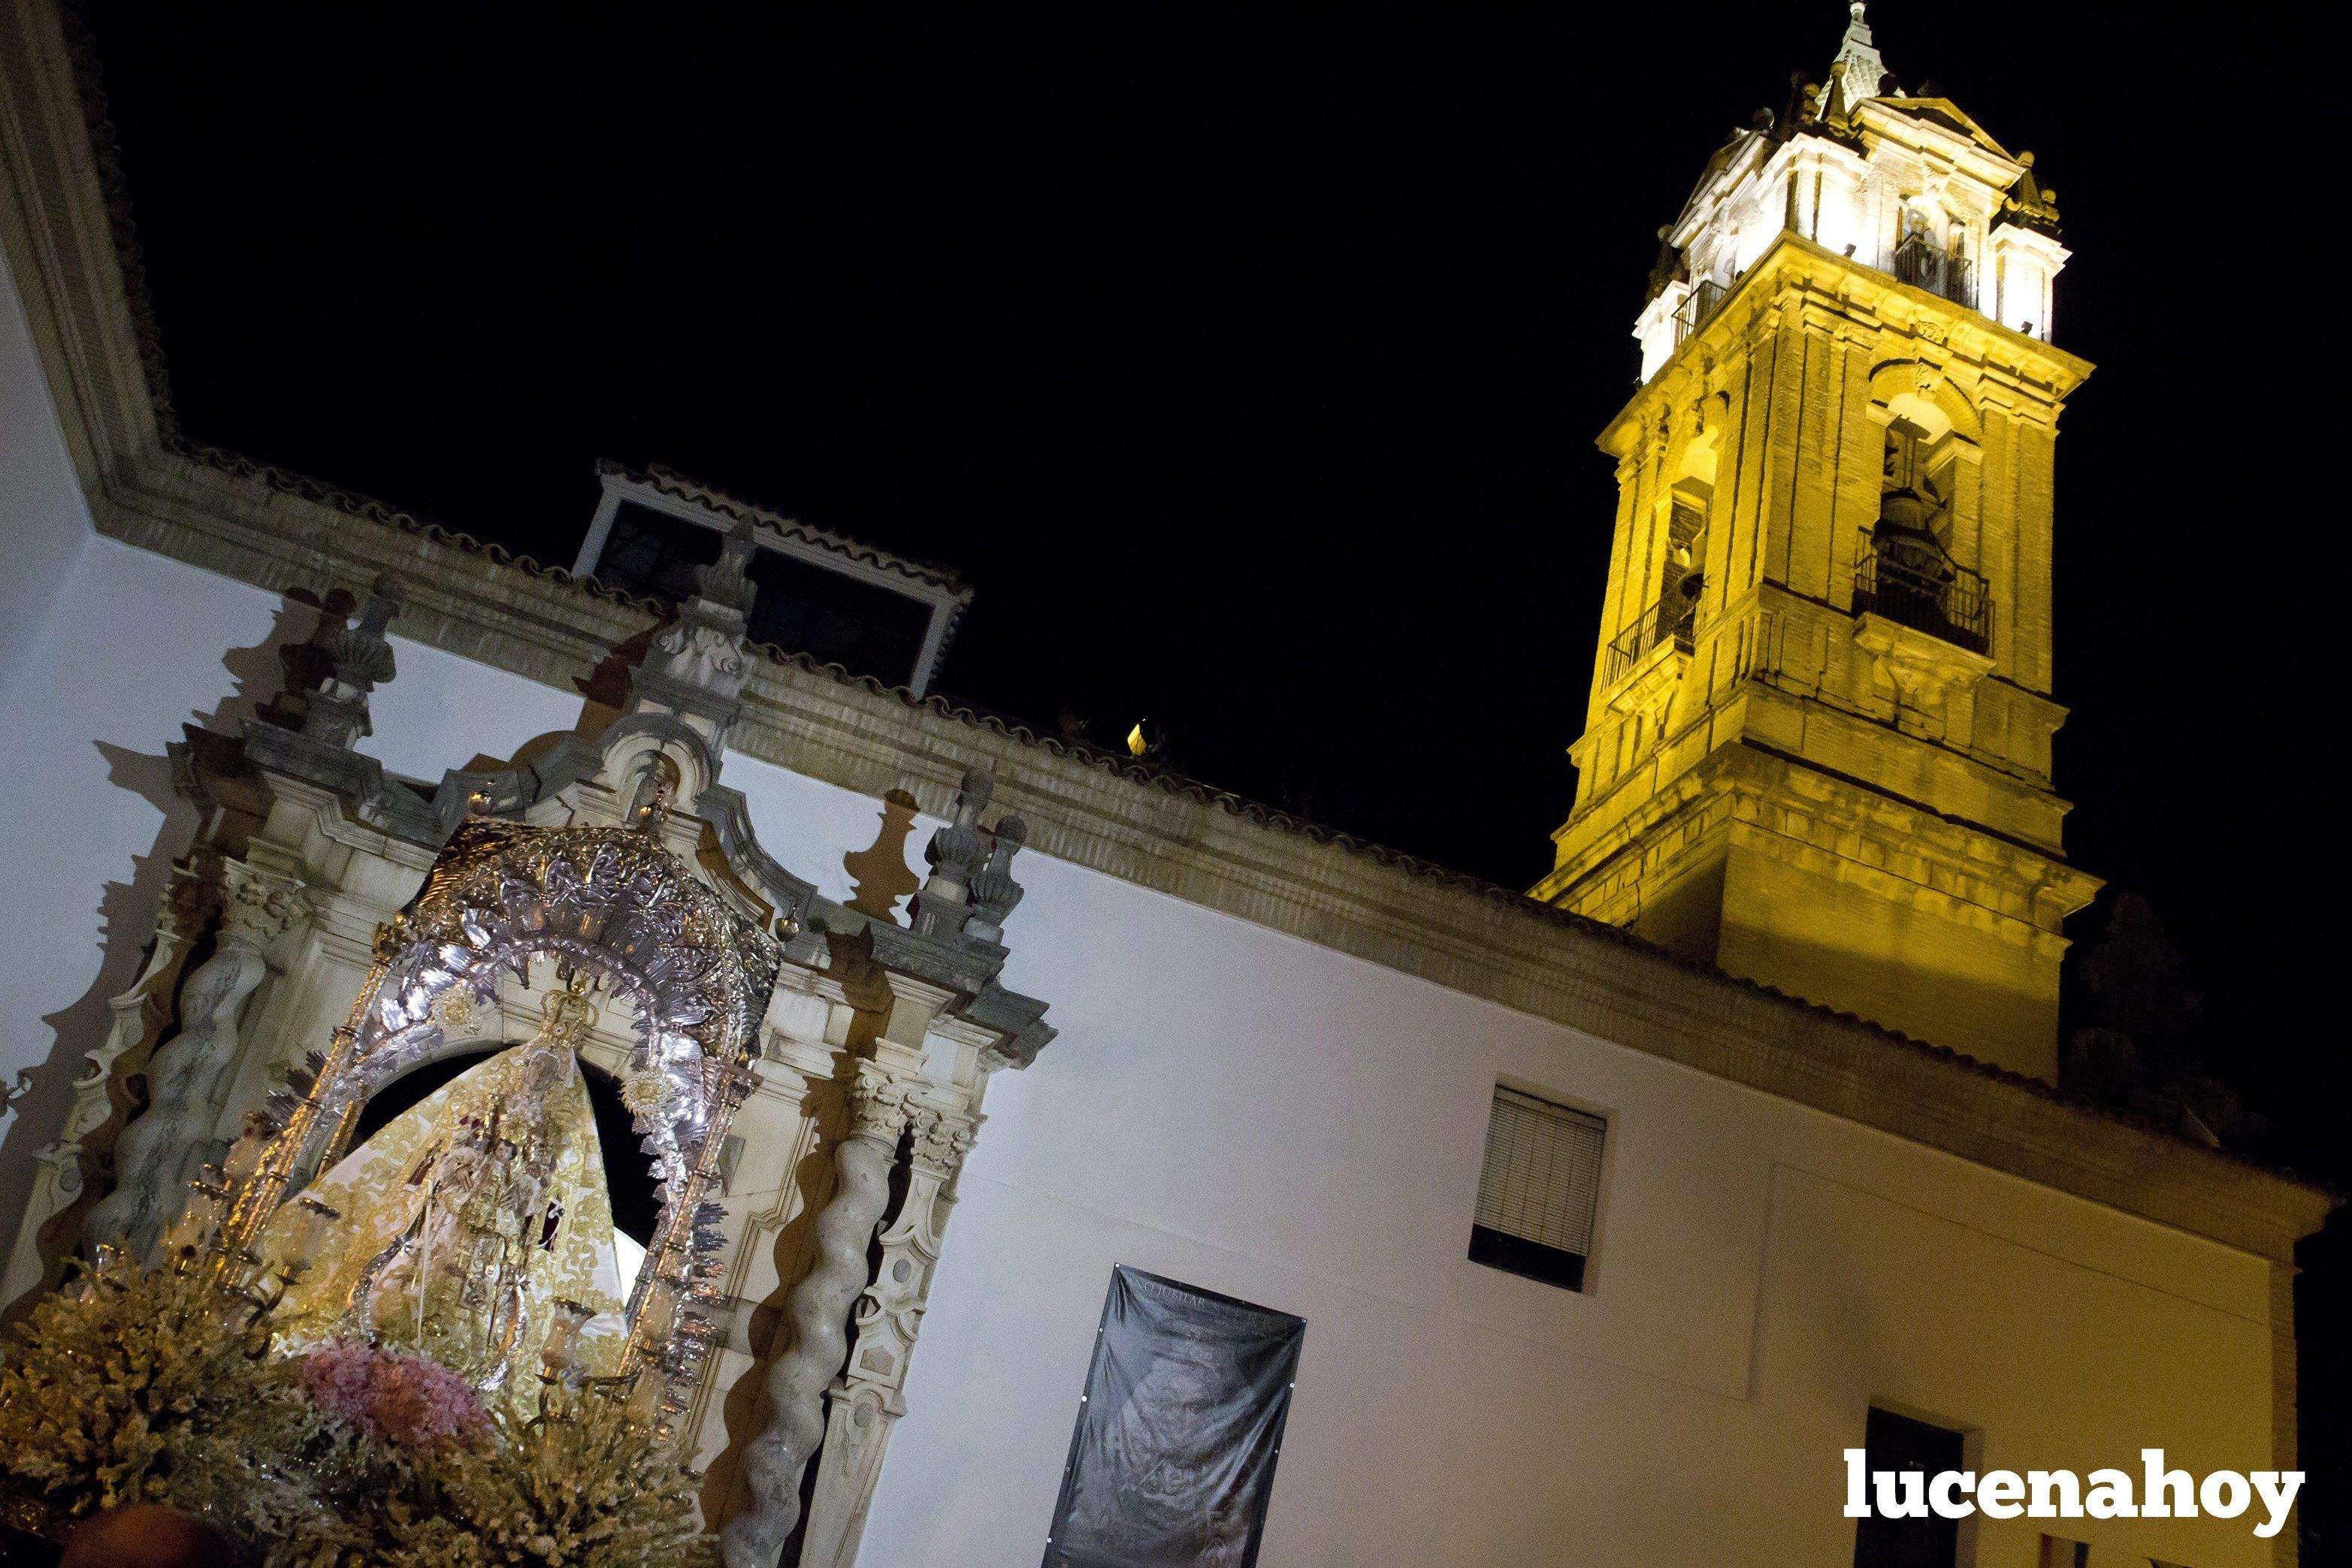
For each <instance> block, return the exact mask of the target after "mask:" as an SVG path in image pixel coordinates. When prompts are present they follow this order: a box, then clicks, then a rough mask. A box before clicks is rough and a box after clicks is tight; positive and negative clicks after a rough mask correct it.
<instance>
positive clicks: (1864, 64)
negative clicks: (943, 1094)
mask: <svg viewBox="0 0 2352 1568" xmlns="http://www.w3.org/2000/svg"><path fill="white" fill-rule="evenodd" d="M1850 9H1851V10H1852V11H1853V20H1852V21H1850V22H1848V23H1847V24H1846V28H1845V37H1844V39H1843V41H1842V42H1840V44H1839V45H1838V52H1837V58H1835V59H1833V60H1832V61H1831V62H1830V76H1829V79H1830V86H1831V89H1832V95H1831V96H1832V108H1833V109H1834V110H1836V111H1837V112H1839V113H1843V114H1850V113H1852V112H1853V106H1854V105H1856V104H1858V103H1860V102H1861V101H1862V100H1863V99H1866V98H1889V97H1900V96H1901V89H1890V88H1888V86H1887V84H1886V81H1885V78H1886V74H1887V72H1886V61H1885V57H1883V56H1881V55H1880V54H1879V52H1878V46H1877V45H1876V44H1874V43H1873V42H1872V41H1871V37H1870V24H1869V22H1867V21H1866V20H1864V17H1863V0H1853V5H1852V6H1851V7H1850Z"/></svg>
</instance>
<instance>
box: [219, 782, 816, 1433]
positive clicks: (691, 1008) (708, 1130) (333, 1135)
mask: <svg viewBox="0 0 2352 1568" xmlns="http://www.w3.org/2000/svg"><path fill="white" fill-rule="evenodd" d="M647 825H648V826H657V825H658V814H657V813H656V817H655V818H654V819H652V820H650V821H649V822H648V824H647ZM782 956H783V955H782V946H780V945H779V944H778V942H777V941H776V939H775V938H774V937H772V936H769V935H768V934H767V933H766V932H765V931H764V930H762V929H761V926H760V925H758V924H756V923H755V922H753V921H752V920H751V919H750V918H749V917H748V916H746V915H744V914H743V913H742V912H740V910H738V909H737V908H735V907H734V906H733V905H731V904H730V903H729V902H728V901H727V900H726V899H725V898H724V897H722V896H721V895H720V894H719V893H718V892H717V891H716V890H714V889H713V888H712V887H710V886H709V884H707V883H704V882H703V881H701V880H700V879H699V878H698V877H697V876H696V875H694V873H691V872H690V871H688V868H687V867H686V866H685V865H684V864H683V863H681V862H679V861H678V860H677V857H676V856H674V855H672V854H671V853H670V852H668V851H667V849H666V848H664V847H663V845H662V843H661V841H660V840H659V838H658V836H657V834H656V833H655V832H651V831H637V830H634V829H626V828H607V827H538V826H532V825H529V824H525V823H520V822H510V821H492V820H488V819H481V818H477V819H472V820H469V821H466V822H463V823H461V824H460V825H459V826H458V828H457V831H455V832H454V833H453V834H451V836H450V838H449V841H448V842H447V843H446V845H445V846H444V848H443V849H442V851H441V853H440V854H439V856H438V857H436V860H435V861H434V863H433V866H432V869H431V870H430V871H429V872H428V873H426V875H425V885H424V886H423V887H422V888H421V889H420V890H419V891H418V893H417V894H416V896H415V898H414V899H412V900H411V901H410V902H409V904H408V905H407V907H406V908H404V909H403V910H402V911H401V913H400V914H399V915H397V916H396V917H395V918H394V919H393V920H392V921H391V922H389V923H387V924H386V925H384V926H383V928H382V929H381V930H380V931H379V932H378V934H377V941H376V955H375V962H374V964H373V967H371V968H370V970H369V972H368V975H367V977H366V979H365V980H364V981H363V982H362V986H361V988H360V994H359V998H358V999H357V1001H356V1002H355V1003H354V1004H353V1006H352V1013H351V1017H350V1019H348V1021H346V1023H345V1024H344V1025H343V1027H342V1028H341V1029H339V1030H336V1031H335V1036H334V1040H333V1041H332V1044H331V1047H330V1049H329V1050H328V1051H327V1052H326V1053H325V1054H324V1056H323V1057H322V1058H317V1057H314V1059H313V1062H312V1063H311V1064H306V1065H305V1066H304V1067H301V1068H298V1069H297V1070H296V1071H295V1072H294V1073H293V1074H292V1075H291V1076H290V1077H289V1082H288V1091H289V1092H288V1093H287V1094H286V1095H284V1096H281V1097H280V1098H279V1099H278V1102H277V1105H276V1110H275V1115H276V1116H277V1117H278V1126H277V1127H276V1129H275V1130H274V1132H272V1133H271V1134H270V1135H269V1137H268V1141H267V1144H266V1146H265V1148H264V1150H263V1152H262V1154H261V1155H260V1156H259V1160H258V1163H257V1166H256V1168H255V1170H254V1172H253V1175H252V1177H251V1179H250V1180H249V1181H248V1182H247V1183H245V1185H244V1186H242V1187H241V1189H240V1190H239V1192H238V1194H237V1196H236V1198H235V1200H234V1202H233V1206H232V1212H231V1215H230V1217H229V1222H228V1224H227V1226H226V1228H225V1237H224V1239H225V1240H226V1242H227V1243H228V1246H229V1249H230V1250H231V1251H232V1252H235V1251H237V1250H240V1249H244V1248H246V1247H247V1246H248V1245H249V1244H250V1243H251V1242H252V1240H253V1239H255V1238H256V1237H257V1236H258V1235H259V1234H260V1231H261V1229H262V1228H263V1227H264V1226H266V1225H267V1224H268V1220H269V1218H270V1216H271V1215H272V1214H273V1213H274V1212H275V1211H276V1209H277V1207H278V1204H279V1203H281V1202H282V1201H284V1199H285V1198H286V1197H289V1195H290V1194H292V1193H293V1192H295V1191H298V1190H299V1187H300V1186H301V1185H302V1183H303V1182H305V1181H307V1180H308V1179H309V1177H310V1176H311V1175H312V1174H314V1173H315V1172H316V1171H317V1170H318V1168H319V1167H320V1165H321V1163H322V1161H323V1157H324V1155H326V1154H327V1153H328V1152H329V1150H330V1149H331V1147H332V1146H334V1145H336V1144H337V1143H338V1142H339V1141H340V1139H339V1129H340V1128H341V1127H343V1126H344V1125H345V1124H347V1123H349V1122H351V1121H353V1120H354V1119H355V1118H356V1116H357V1114H358V1107H360V1106H361V1105H363V1104H364V1103H366V1102H367V1101H368V1099H369V1098H370V1097H372V1096H373V1094H375V1093H376V1092H377V1091H379V1090H380V1089H382V1088H383V1087H384V1086H385V1085H386V1084H389V1083H391V1082H394V1080H396V1079H398V1078H400V1077H401V1076H402V1075H403V1074H404V1073H405V1072H407V1071H412V1070H414V1069H415V1068H416V1067H418V1066H419V1065H420V1064H423V1063H426V1062H430V1061H436V1060H437V1059H439V1058H441V1057H443V1056H446V1055H447V1054H449V1053H450V1049H451V1040H450V1039H449V1030H450V1027H451V1026H449V1025H446V1024H445V1021H444V1020H445V1019H448V1018H451V1017H452V1016H453V1015H455V1014H459V1013H463V1012H465V1011H467V1010H469V1008H468V1007H467V1006H466V1005H463V1004H465V1003H470V1004H471V1005H480V1004H483V1003H487V1002H488V1000H489V999H490V998H491V997H492V995H493V994H494V991H495V989H496V987H497V984H498V979H499V974H500V973H501V972H502V971H503V972H507V973H511V974H512V975H514V976H515V977H516V978H517V979H519V980H520V981H522V982H523V983H525V984H528V983H529V981H530V970H531V966H532V965H533V963H534V962H538V961H550V962H552V963H554V964H556V965H559V966H561V967H563V968H565V969H568V970H570V971H572V973H574V974H583V975H585V976H587V977H589V978H591V979H592V980H593V981H594V982H595V984H596V985H597V986H598V987H599V988H601V989H602V990H603V991H604V993H605V994H606V995H607V996H609V997H611V998H615V999H617V1000H619V1001H621V1002H623V1003H625V1004H626V1006H627V1008H628V1009H629V1012H630V1016H631V1020H632V1022H633V1023H634V1025H635V1034H636V1039H635V1044H634V1046H633V1048H632V1050H631V1052H630V1056H629V1061H628V1065H627V1070H626V1071H627V1079H628V1085H627V1091H626V1092H627V1094H628V1099H629V1103H630V1106H631V1109H632V1113H633V1118H634V1127H635V1130H636V1131H638V1132H639V1133H641V1134H643V1138H644V1147H645V1150H646V1155H648V1157H649V1160H650V1163H651V1168H652V1171H653V1174H654V1176H655V1178H656V1180H657V1181H658V1182H659V1184H660V1198H661V1202H660V1217H659V1219H658V1221H657V1223H656V1227H655V1233H654V1238H653V1243H652V1245H651V1247H650V1248H649V1249H648V1252H649V1256H648V1260H647V1263H646V1267H645V1268H644V1269H643V1270H640V1272H639V1274H638V1277H637V1280H636V1282H635V1287H634V1289H633V1290H632V1291H631V1293H630V1299H629V1302H628V1308H627V1316H628V1326H629V1336H630V1338H629V1349H628V1352H627V1356H626V1359H625V1370H626V1369H627V1368H629V1367H632V1366H635V1365H637V1364H643V1363H644V1362H646V1360H648V1359H650V1360H653V1361H655V1362H656V1363H657V1364H659V1365H660V1367H661V1369H662V1371H663V1373H664V1375H666V1376H667V1377H668V1378H669V1379H670V1380H671V1382H672V1385H673V1386H674V1387H683V1386H684V1385H688V1384H689V1383H690V1381H691V1379H692V1377H693V1376H694V1375H696V1373H697V1371H698V1364H699V1361H700V1358H701V1356H702V1355H703V1354H705V1353H706V1352H707V1342H708V1341H709V1338H710V1337H711V1335H712V1333H713V1332H714V1330H713V1325H712V1324H711V1323H710V1322H709V1320H708V1319H707V1318H704V1317H699V1316H698V1313H697V1312H694V1311H688V1310H687V1309H696V1308H700V1307H705V1306H707V1305H708V1304H709V1302H708V1301H707V1300H706V1299H705V1296H704V1291H703V1286H702V1284H701V1282H700V1281H699V1280H698V1274H697V1270H696V1269H695V1266H694V1259H695V1256H696V1254H697V1253H698V1251H702V1250H708V1249H711V1248H715V1247H716V1246H717V1245H718V1244H719V1238H718V1233H717V1230H716V1224H717V1220H718V1218H719V1217H718V1215H717V1214H716V1213H715V1212H712V1210H715V1207H716V1206H709V1207H706V1206H704V1205H703V1203H702V1201H701V1199H702V1194H703V1193H704V1191H706V1190H707V1189H708V1187H709V1184H710V1182H711V1181H712V1180H713V1179H714V1178H715V1176H716V1174H717V1156H718V1154H719V1148H720V1145H721V1143H722V1140H723V1139H724V1137H725V1135H726V1131H727V1126H728V1124H729V1123H730V1121H731V1120H732V1118H733V1115H734V1113H735V1108H736V1106H737V1105H739V1104H740V1103H741V1101H742V1098H743V1096H744V1095H745V1094H746V1093H747V1092H749V1090H750V1086H751V1082H752V1079H751V1071H750V1063H751V1059H752V1058H753V1056H754V1055H755V1054H756V1051H757V1042H758V1039H759V1029H760V1022H761V1018H762V1016H763V1015H764V1014H765V1013H766V1011H767V1006H768V998H769V995H770V993H771V992H772V990H773V989H774V988H775V982H776V976H777V972H778V970H779V969H780V967H782ZM453 1001H457V1002H460V1004H461V1005H459V1006H457V1007H455V1008H453V1007H452V1006H451V1005H450V1004H451V1003H452V1002H453ZM682 1314H683V1315H682Z"/></svg>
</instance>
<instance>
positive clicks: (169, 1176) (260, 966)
mask: <svg viewBox="0 0 2352 1568" xmlns="http://www.w3.org/2000/svg"><path fill="white" fill-rule="evenodd" d="M301 894H302V890H301V886H300V884H299V883H296V882H295V881H293V880H292V879H291V878H289V877H283V876H278V875H274V874H272V873H268V872H265V871H261V870H258V869H257V868H255V867H253V866H249V865H247V864H246V863H245V862H242V861H224V862H221V926H220V943H219V946H217V947H215V949H214V951H213V956H211V957H209V958H207V959H205V961H204V963H203V964H202V965H200V966H199V967H197V969H196V971H195V973H194V974H193V975H190V976H189V977H188V981H187V984H186V986H185V987H184V988H183V989H182V991H181V994H180V1017H181V1020H182V1027H181V1030H180V1032H179V1033H178V1034H176V1035H173V1037H172V1038H171V1039H170V1040H165V1041H163V1043H162V1044H161V1045H159V1046H157V1047H156V1048H155V1053H154V1055H153V1056H152V1057H151V1058H150V1059H149V1060H148V1066H147V1109H146V1111H145V1113H143V1114H142V1115H141V1116H139V1117H138V1119H136V1120H135V1121H133V1122H131V1124H130V1125H128V1126H126V1127H125V1128H123V1130H122V1135H121V1137H119V1138H117V1139H116V1140H115V1145H114V1168H115V1178H114V1190H113V1191H112V1192H110V1193H109V1194H108V1195H107V1196H106V1197H105V1198H104V1199H103V1200H102V1201H100V1203H99V1204H98V1205H97V1207H93V1208H92V1209H91V1210H90V1211H89V1228H88V1231H87V1234H88V1235H89V1238H90V1239H92V1240H94V1241H110V1240H115V1239H121V1240H122V1241H123V1242H124V1244H125V1245H126V1246H127V1247H128V1248H129V1249H130V1252H131V1256H133V1257H138V1258H143V1257H146V1256H147V1255H149V1254H150V1253H151V1252H152V1251H153V1249H154V1247H155V1242H156V1239H158V1238H159V1237H161V1236H162V1235H163V1229H164V1228H165V1227H166V1226H168V1225H170V1224H171V1222H172V1221H173V1219H174V1218H178V1216H179V1213H180V1210H181V1208H182V1207H184V1205H185V1204H186V1202H187V1198H188V1184H189V1183H190V1182H192V1181H194V1180H195V1179H196V1177H197V1176H198V1175H200V1174H201V1173H202V1172H203V1170H204V1166H205V1160H206V1159H207V1158H209V1157H210V1155H211V1154H212V1145H213V1127H214V1124H215V1122H216V1120H217V1119H218V1117H219V1114H220V1111H221V1103H220V1102H221V1096H222V1094H223V1093H224V1092H226V1089H227V1086H228V1081H229V1074H230V1072H231V1071H233V1070H234V1069H235V1067H236V1056H237V1049H238V1041H237V1014H238V1012H239V1011H241V1010H242V1009H243V1008H244V1006H245V1001H246V998H247V997H249V996H251V995H252V994H253V991H254V988H255V987H257V986H258V985H260V984H261V979H262V977H263V976H264V975H267V974H268V972H269V965H268V957H267V956H266V955H267V953H268V948H269V946H270V944H271V943H273V942H275V941H276V940H278V938H279V937H280V936H284V935H285V934H286V933H287V932H288V931H289V930H290V929H291V928H292V927H293V925H294V924H295V922H296V921H297V920H299V918H301V915H302V913H303V906H302V896H301Z"/></svg>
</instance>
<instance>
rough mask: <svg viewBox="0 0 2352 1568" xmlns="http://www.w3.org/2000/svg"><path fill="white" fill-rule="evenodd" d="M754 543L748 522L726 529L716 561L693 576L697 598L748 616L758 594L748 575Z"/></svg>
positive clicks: (749, 522)
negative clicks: (752, 601) (725, 538)
mask: <svg viewBox="0 0 2352 1568" xmlns="http://www.w3.org/2000/svg"><path fill="white" fill-rule="evenodd" d="M757 544H758V541H757V539H755V538H753V536H752V533H751V521H750V519H748V518H747V519H745V520H744V521H742V522H740V523H738V524H736V525H735V526H734V527H733V528H730V529H728V530H727V542H726V543H724V544H722V545H720V546H719V559H717V560H715V561H712V562H711V563H710V564H709V566H706V567H704V568H702V569H701V570H699V571H697V572H696V573H695V574H694V582H695V587H696V590H697V597H698V598H700V599H705V600H708V601H710V602H711V603H713V604H719V605H723V606H725V607H726V608H728V609H730V610H732V611H735V612H739V613H740V614H743V615H749V614H751V600H752V597H753V596H754V595H755V594H756V593H758V591H759V590H758V588H757V587H756V586H754V584H753V583H752V581H751V578H750V576H749V572H750V569H751V551H752V550H753V549H755V548H756V547H757Z"/></svg>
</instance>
